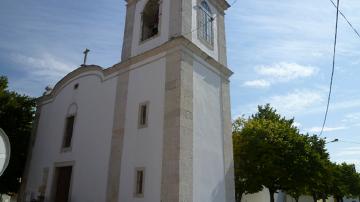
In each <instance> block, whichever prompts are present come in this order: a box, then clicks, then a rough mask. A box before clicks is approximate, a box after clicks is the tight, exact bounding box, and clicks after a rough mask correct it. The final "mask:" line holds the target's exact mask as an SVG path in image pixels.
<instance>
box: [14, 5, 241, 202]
mask: <svg viewBox="0 0 360 202" xmlns="http://www.w3.org/2000/svg"><path fill="white" fill-rule="evenodd" d="M229 6H230V5H229V4H228V3H227V2H226V1H225V0H127V12H126V23H125V32H124V40H123V41H124V42H123V50H122V58H121V62H120V63H118V64H115V65H114V66H112V67H110V68H106V69H103V68H101V67H99V66H96V65H83V66H82V67H80V68H78V69H76V70H74V71H73V72H71V73H69V74H68V75H66V76H65V77H64V78H63V79H62V80H60V81H59V82H58V83H57V84H56V85H55V86H54V88H53V89H52V90H51V92H48V93H47V94H45V95H44V96H42V97H41V98H39V99H38V106H37V113H36V124H35V125H36V127H35V129H34V134H33V137H32V141H31V147H30V152H29V158H28V162H27V167H26V172H25V176H24V178H23V187H22V193H21V194H20V196H19V198H20V201H31V200H33V199H40V200H41V201H51V202H53V201H54V202H67V201H69V202H70V201H71V202H101V201H107V202H133V201H134V202H135V201H136V202H223V201H224V202H225V201H226V202H234V201H235V199H234V197H235V193H234V192H235V188H234V171H233V154H232V138H231V113H230V94H229V77H230V76H231V74H232V72H231V71H230V70H229V69H228V68H227V56H226V42H225V25H224V15H225V14H224V12H225V10H226V9H227V8H228V7H229Z"/></svg>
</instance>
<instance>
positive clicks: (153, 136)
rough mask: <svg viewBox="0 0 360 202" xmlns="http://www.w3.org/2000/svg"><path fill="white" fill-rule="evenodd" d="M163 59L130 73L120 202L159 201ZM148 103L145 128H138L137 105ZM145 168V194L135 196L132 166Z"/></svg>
mask: <svg viewBox="0 0 360 202" xmlns="http://www.w3.org/2000/svg"><path fill="white" fill-rule="evenodd" d="M164 87H165V59H164V58H161V59H157V60H154V61H152V62H149V63H148V64H145V65H143V66H139V67H136V68H134V69H133V70H132V71H131V72H130V75H129V88H128V100H127V106H126V118H125V136H124V147H123V154H122V163H121V174H120V180H121V181H120V191H119V193H120V195H119V202H122V201H126V202H131V201H146V202H150V201H160V200H161V199H160V194H161V168H162V143H163V124H164V120H163V119H164V96H165V89H164ZM143 102H149V105H148V106H149V114H148V124H147V125H148V127H146V128H140V129H139V128H138V110H139V104H140V103H143ZM137 167H141V168H145V186H144V197H142V198H136V197H134V188H135V168H137Z"/></svg>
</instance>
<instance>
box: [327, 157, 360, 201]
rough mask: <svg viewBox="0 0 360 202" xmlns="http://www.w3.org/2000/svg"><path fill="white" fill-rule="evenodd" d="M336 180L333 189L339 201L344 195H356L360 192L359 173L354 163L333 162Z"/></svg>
mask: <svg viewBox="0 0 360 202" xmlns="http://www.w3.org/2000/svg"><path fill="white" fill-rule="evenodd" d="M333 175H334V181H333V183H332V188H333V189H332V191H333V194H334V198H336V199H337V201H341V202H342V201H343V198H344V197H356V196H358V194H359V189H358V188H359V187H358V186H359V174H358V173H356V169H355V165H354V164H346V163H342V164H333Z"/></svg>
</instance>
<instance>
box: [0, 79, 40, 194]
mask: <svg viewBox="0 0 360 202" xmlns="http://www.w3.org/2000/svg"><path fill="white" fill-rule="evenodd" d="M7 88H8V80H7V78H6V77H4V76H1V77H0V127H1V128H2V129H3V130H4V131H5V133H6V134H7V135H8V137H9V140H10V144H11V157H10V161H9V165H8V168H7V169H6V170H5V172H4V173H3V175H2V176H1V177H0V193H1V194H4V193H6V194H12V193H16V192H17V191H18V189H19V186H20V181H21V177H22V174H23V171H24V166H25V161H26V154H27V148H28V141H29V138H30V134H31V124H32V120H33V116H34V107H35V101H34V99H33V98H30V97H28V96H25V95H20V94H18V93H16V92H13V91H9V90H8V89H7Z"/></svg>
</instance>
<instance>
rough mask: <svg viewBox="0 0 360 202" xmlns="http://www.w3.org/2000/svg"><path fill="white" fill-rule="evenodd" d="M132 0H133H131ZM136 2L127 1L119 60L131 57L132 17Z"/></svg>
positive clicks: (133, 16) (133, 17)
mask: <svg viewBox="0 0 360 202" xmlns="http://www.w3.org/2000/svg"><path fill="white" fill-rule="evenodd" d="M133 2H134V1H133ZM135 10H136V4H134V3H132V2H131V3H129V2H128V4H127V5H126V17H125V29H124V37H123V46H122V51H121V60H126V59H128V58H130V57H131V47H132V41H133V35H134V34H133V33H134V19H135Z"/></svg>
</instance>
